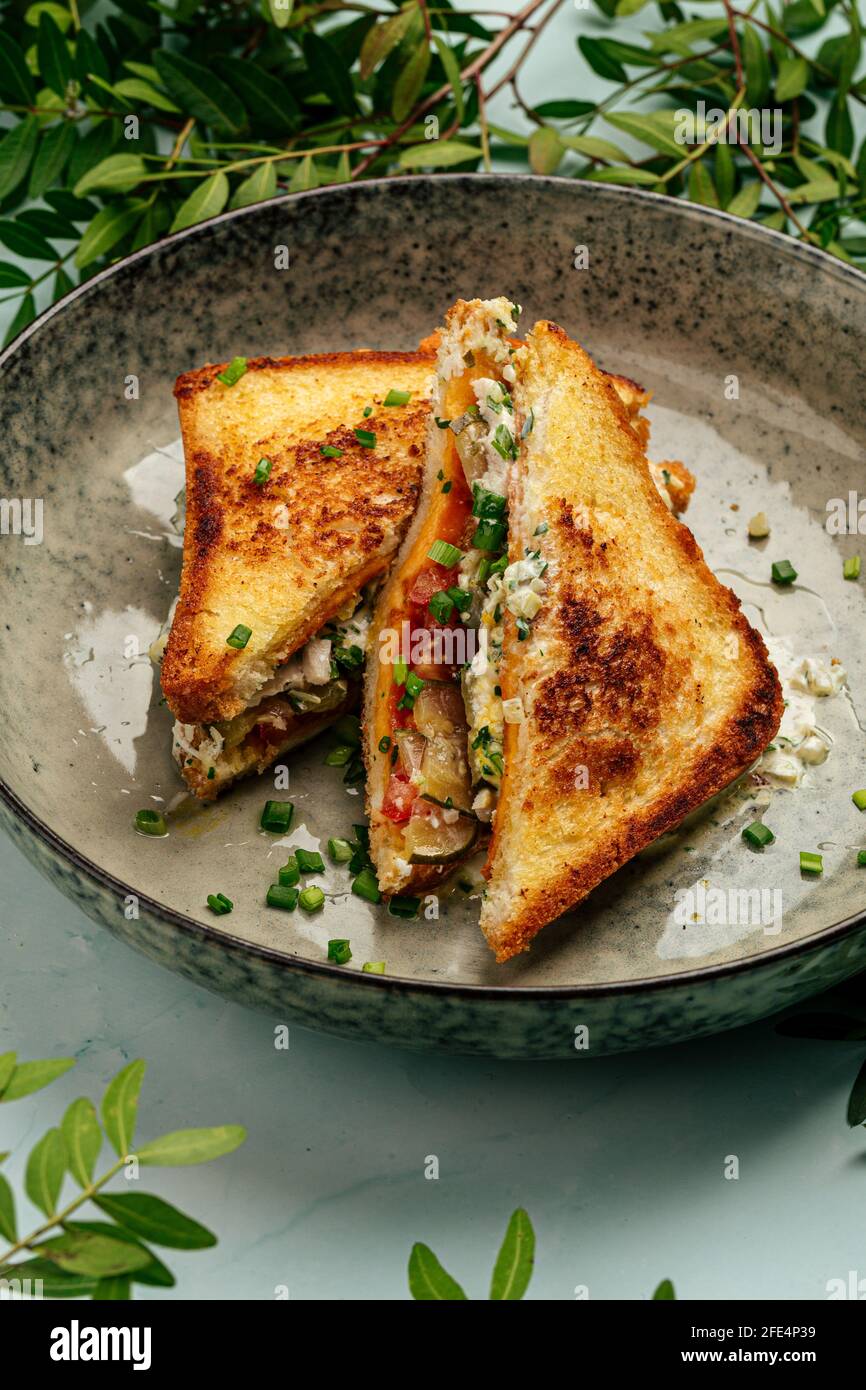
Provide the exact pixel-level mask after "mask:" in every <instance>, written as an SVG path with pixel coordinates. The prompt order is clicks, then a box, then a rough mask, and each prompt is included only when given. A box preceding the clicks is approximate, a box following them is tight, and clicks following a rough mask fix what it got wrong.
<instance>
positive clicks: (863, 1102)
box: [847, 1062, 866, 1129]
mask: <svg viewBox="0 0 866 1390" xmlns="http://www.w3.org/2000/svg"><path fill="white" fill-rule="evenodd" d="M847 1119H848V1123H849V1125H850V1126H851V1127H852V1129H853V1128H854V1126H855V1125H863V1124H866V1062H864V1063H863V1065H862V1067H861V1068H860V1070H859V1072H858V1073H857V1078H856V1080H855V1082H854V1085H853V1086H852V1087H851V1094H850V1096H849V1097H848V1112H847Z"/></svg>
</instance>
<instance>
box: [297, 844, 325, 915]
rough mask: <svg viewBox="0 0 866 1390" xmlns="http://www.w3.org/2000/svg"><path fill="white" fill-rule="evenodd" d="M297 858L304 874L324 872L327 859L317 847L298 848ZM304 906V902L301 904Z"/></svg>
mask: <svg viewBox="0 0 866 1390" xmlns="http://www.w3.org/2000/svg"><path fill="white" fill-rule="evenodd" d="M295 858H296V859H297V861H298V868H299V869H300V871H301V873H302V874H323V873H324V872H325V861H324V860H323V858H322V856H321V854H320V853H319V851H318V850H317V849H296V850H295ZM301 906H302V907H303V903H302V904H301Z"/></svg>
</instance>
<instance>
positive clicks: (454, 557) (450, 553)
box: [427, 541, 463, 569]
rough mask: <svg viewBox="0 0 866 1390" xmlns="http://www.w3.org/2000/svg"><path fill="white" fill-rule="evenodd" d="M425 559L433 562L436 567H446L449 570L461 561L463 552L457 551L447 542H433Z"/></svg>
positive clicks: (454, 546)
mask: <svg viewBox="0 0 866 1390" xmlns="http://www.w3.org/2000/svg"><path fill="white" fill-rule="evenodd" d="M427 559H428V560H435V561H436V564H437V565H446V566H447V567H448V568H449V569H450V568H451V566H452V565H456V564H457V563H458V561H460V560H462V559H463V551H462V550H458V548H457V546H456V545H451V544H450V542H449V541H434V542H433V544H432V545H431V547H430V549H429V550H428V551H427Z"/></svg>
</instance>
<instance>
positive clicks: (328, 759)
mask: <svg viewBox="0 0 866 1390" xmlns="http://www.w3.org/2000/svg"><path fill="white" fill-rule="evenodd" d="M353 754H354V749H352V748H350V747H349V745H348V744H347V743H342V744H340V745H339V746H338V747H337V748H332V749H331V751H330V752H329V753H326V754H325V766H326V767H345V766H346V763H347V762H349V760H350V758H351V757H352V756H353Z"/></svg>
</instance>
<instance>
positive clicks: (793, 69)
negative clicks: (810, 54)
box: [776, 58, 809, 101]
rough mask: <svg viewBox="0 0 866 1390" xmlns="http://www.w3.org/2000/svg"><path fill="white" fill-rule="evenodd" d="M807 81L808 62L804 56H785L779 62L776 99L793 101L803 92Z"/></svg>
mask: <svg viewBox="0 0 866 1390" xmlns="http://www.w3.org/2000/svg"><path fill="white" fill-rule="evenodd" d="M808 83H809V64H808V63H807V62H806V59H805V58H785V59H784V60H783V61H782V62H781V63H780V64H779V76H778V77H777V78H776V100H777V101H793V99H794V97H798V96H800V95H801V93H802V92H805V90H806V87H807V86H808Z"/></svg>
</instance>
